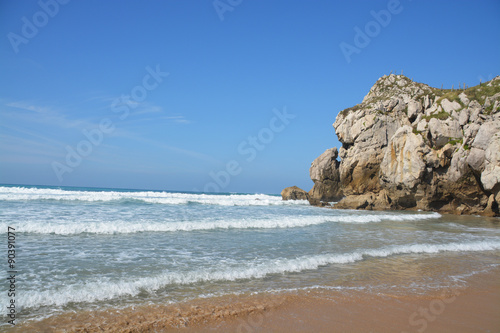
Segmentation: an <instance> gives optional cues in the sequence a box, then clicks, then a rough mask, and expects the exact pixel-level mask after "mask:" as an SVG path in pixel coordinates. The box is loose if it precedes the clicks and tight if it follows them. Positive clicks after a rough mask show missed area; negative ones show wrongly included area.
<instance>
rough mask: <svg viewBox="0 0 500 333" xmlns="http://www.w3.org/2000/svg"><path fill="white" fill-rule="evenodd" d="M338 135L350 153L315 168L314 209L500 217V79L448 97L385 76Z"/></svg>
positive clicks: (339, 122)
mask: <svg viewBox="0 0 500 333" xmlns="http://www.w3.org/2000/svg"><path fill="white" fill-rule="evenodd" d="M333 127H334V128H335V131H336V134H337V136H338V138H339V141H340V142H341V143H342V147H341V148H340V149H339V150H338V151H337V149H336V148H332V149H328V150H327V151H325V152H324V153H323V154H322V155H321V156H319V157H318V158H317V159H316V160H314V162H313V163H312V165H311V169H310V176H311V179H312V180H313V182H314V186H313V188H312V189H311V191H310V192H309V202H310V203H311V204H321V202H325V201H337V200H339V199H340V198H342V197H343V199H342V200H341V201H340V202H339V203H338V204H336V206H335V207H337V208H356V209H422V210H433V211H439V212H449V213H457V214H484V215H488V216H498V215H499V206H500V201H499V200H500V194H499V191H500V77H496V78H494V79H493V80H491V81H489V82H486V83H483V84H481V85H479V86H475V87H471V88H468V89H465V90H462V89H460V90H448V89H437V88H432V87H430V86H428V85H426V84H422V83H417V82H413V81H412V80H410V79H408V78H407V77H405V76H403V75H394V74H392V75H389V76H383V77H381V78H380V79H379V80H378V81H377V82H376V83H375V85H374V86H373V87H372V88H371V89H370V91H369V93H368V94H367V95H366V96H365V97H364V99H363V101H362V103H361V104H358V105H356V106H354V107H351V108H348V109H345V110H343V111H341V112H340V113H339V114H338V116H337V119H336V120H335V123H334V124H333ZM337 158H340V161H339V160H337Z"/></svg>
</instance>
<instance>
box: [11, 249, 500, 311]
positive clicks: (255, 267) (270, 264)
mask: <svg viewBox="0 0 500 333" xmlns="http://www.w3.org/2000/svg"><path fill="white" fill-rule="evenodd" d="M491 250H500V241H482V242H468V243H448V244H412V245H399V246H391V247H386V248H381V249H370V250H363V251H356V252H352V253H344V254H322V255H315V256H302V257H298V258H293V259H284V258H279V259H272V260H268V261H266V262H255V261H254V262H248V263H246V264H240V266H227V265H226V266H224V265H223V264H219V265H217V267H211V268H210V269H207V270H195V271H189V272H184V273H179V272H163V273H161V274H158V275H156V276H151V277H143V278H139V279H127V280H122V281H111V280H109V279H104V278H101V279H91V280H88V281H85V282H81V283H78V284H73V285H64V286H61V287H53V288H51V289H50V290H33V291H25V292H23V293H21V294H20V295H19V297H18V306H20V307H28V308H36V307H40V306H64V305H66V304H68V303H70V302H76V303H79V302H96V301H105V300H110V299H115V298H119V297H124V296H132V297H133V296H137V295H138V294H139V293H140V292H141V291H147V292H154V291H157V290H160V289H162V288H165V287H166V286H169V285H186V284H193V283H198V282H216V281H235V280H239V279H255V278H256V279H260V278H264V277H266V276H268V275H270V274H284V273H288V272H301V271H304V270H314V269H318V268H319V267H321V266H326V265H329V264H348V263H353V262H356V261H360V260H363V259H364V258H367V257H379V258H380V257H388V256H392V255H398V254H419V253H424V254H427V253H428V254H433V253H438V252H467V251H491ZM1 306H2V307H4V306H6V304H2V305H1Z"/></svg>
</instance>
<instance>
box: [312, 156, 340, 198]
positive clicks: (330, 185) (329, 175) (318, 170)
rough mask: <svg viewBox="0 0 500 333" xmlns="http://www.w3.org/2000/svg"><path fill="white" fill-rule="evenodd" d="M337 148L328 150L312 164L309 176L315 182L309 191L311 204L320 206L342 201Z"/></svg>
mask: <svg viewBox="0 0 500 333" xmlns="http://www.w3.org/2000/svg"><path fill="white" fill-rule="evenodd" d="M337 156H338V151H337V148H331V149H327V150H326V151H325V152H324V153H323V154H321V155H320V156H319V157H318V158H316V159H315V160H314V161H313V162H312V163H311V168H310V169H309V175H310V177H311V180H312V181H313V182H314V186H313V188H312V189H311V190H310V191H309V202H310V203H311V204H313V205H320V204H321V202H324V203H326V202H332V201H339V200H340V199H342V197H343V195H342V190H341V189H340V183H339V180H340V175H339V161H337Z"/></svg>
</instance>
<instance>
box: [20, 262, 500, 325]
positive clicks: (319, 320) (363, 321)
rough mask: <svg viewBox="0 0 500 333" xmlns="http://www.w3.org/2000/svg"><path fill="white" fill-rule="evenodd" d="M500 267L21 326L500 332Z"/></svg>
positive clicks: (75, 316) (78, 316)
mask: <svg viewBox="0 0 500 333" xmlns="http://www.w3.org/2000/svg"><path fill="white" fill-rule="evenodd" d="M499 274H500V269H496V270H493V271H490V272H488V273H484V274H477V275H474V276H473V277H472V278H471V279H470V280H468V281H467V282H468V286H467V287H466V288H461V289H440V290H435V291H433V292H430V293H428V294H426V295H412V294H408V295H395V294H391V293H386V294H370V293H366V292H359V291H349V292H345V291H342V292H340V291H332V290H308V291H304V290H302V291H298V292H294V293H291V292H289V293H282V294H267V293H263V294H258V295H246V296H227V297H217V298H212V299H204V300H196V301H192V302H184V303H182V304H176V305H154V306H141V307H135V308H125V309H121V310H117V309H115V310H108V311H95V312H89V311H86V312H80V313H72V314H64V315H59V316H54V317H50V318H48V319H45V320H42V321H38V322H33V323H27V324H24V325H21V326H18V327H16V329H15V330H14V332H28V331H29V332H420V333H422V332H498V331H499V330H500V279H499V278H498V277H499V276H500V275H499Z"/></svg>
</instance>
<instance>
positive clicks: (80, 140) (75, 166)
mask: <svg viewBox="0 0 500 333" xmlns="http://www.w3.org/2000/svg"><path fill="white" fill-rule="evenodd" d="M65 2H67V3H65V4H59V3H56V2H55V0H42V1H41V3H42V6H41V5H40V4H39V2H37V1H1V2H0V36H1V41H0V182H1V183H14V184H45V185H75V186H96V187H123V188H145V189H165V190H186V191H192V190H194V189H198V190H200V191H203V189H204V188H205V186H206V185H207V184H210V183H212V185H209V186H208V187H207V189H209V190H212V189H218V190H220V191H223V192H252V193H253V192H260V193H279V192H280V191H281V189H282V188H284V187H286V186H291V185H297V186H299V187H302V188H304V189H305V190H309V189H310V188H311V187H312V185H313V184H312V182H311V180H310V179H309V167H310V163H311V162H312V161H313V160H314V159H315V158H316V157H317V156H319V155H320V154H321V153H322V152H323V151H324V150H325V149H327V148H331V147H334V146H337V147H339V146H340V144H339V142H338V141H337V138H336V135H335V132H334V130H333V127H332V123H333V122H334V121H335V117H336V116H337V114H338V112H339V111H340V110H342V109H344V108H347V107H350V106H353V105H355V104H357V103H360V102H361V100H362V98H363V97H364V95H365V94H366V93H367V92H368V90H369V89H370V87H371V86H372V85H373V83H374V82H375V81H376V80H377V79H378V78H379V77H380V76H382V75H384V74H389V73H390V72H391V71H398V72H401V70H404V74H405V75H407V76H408V77H410V78H413V79H414V80H415V81H419V82H425V83H428V84H430V85H433V86H437V87H440V86H441V85H442V84H443V85H444V87H447V88H449V87H451V85H452V84H454V85H455V86H456V85H457V84H458V83H459V82H465V83H466V84H468V85H469V86H472V85H475V84H477V83H479V80H480V79H482V80H483V81H485V80H488V79H491V78H492V77H494V76H496V75H498V74H500V60H499V59H500V19H499V18H500V1H498V0H494V1H430V0H429V1H424V0H413V1H410V0H401V1H400V2H399V4H398V3H397V1H385V0H384V1H349V2H348V1H342V2H341V1H326V0H318V1H305V0H304V1H298V0H297V1H290V0H286V1H285V0H273V1H269V0H251V1H250V0H242V1H240V0H220V1H219V2H217V3H216V4H217V5H218V7H217V8H218V9H216V8H215V7H214V2H213V1H212V0H197V1H194V0H182V1H181V0H178V1H171V0H168V1H100V0H99V1H97V0H90V1H88V0H87V1H79V0H72V1H67V0H66V1H65ZM43 4H45V5H43ZM55 4H57V6H56V5H55ZM42 7H45V9H43V8H42ZM372 11H374V12H375V13H379V14H380V17H379V20H380V23H375V22H377V21H375V17H374V16H373V15H372V13H371V12H372ZM381 11H384V12H381ZM391 11H392V13H391ZM384 13H385V14H386V13H389V14H390V17H388V16H387V15H385V16H384ZM221 18H222V19H223V20H222V19H221ZM356 27H358V28H359V29H360V30H361V31H364V32H363V33H366V29H368V33H369V35H371V36H372V37H370V36H369V35H368V38H370V40H369V41H367V40H366V38H365V39H363V38H362V37H359V36H358V38H357V39H355V35H356V34H357V32H356V31H359V30H355V28H356ZM370 29H371V30H370ZM356 42H357V46H356ZM342 43H344V44H342ZM347 44H349V45H350V46H352V48H350V49H349V50H350V54H348V55H347V57H346V54H344V53H345V52H343V51H342V49H341V47H340V45H344V46H345V45H347ZM354 48H356V49H355V50H356V52H354V51H352V50H353V49H354ZM347 60H349V62H348V61H347ZM147 68H149V71H151V72H154V71H157V70H158V71H159V72H161V73H160V74H161V75H160V76H158V74H155V76H151V75H150V74H149V72H148V69H147ZM167 72H168V76H167V75H166V74H162V73H167ZM148 75H149V76H148ZM155 77H156V79H155ZM146 88H147V89H146ZM127 95H128V96H129V99H128V100H127V99H126V96H127ZM273 110H274V111H273ZM284 110H286V112H287V113H288V114H290V115H293V116H294V117H295V118H293V119H292V118H291V117H292V116H288V117H289V118H287V119H285V120H282V119H279V118H277V116H276V112H278V113H281V114H283V112H284ZM99 124H101V127H99ZM84 133H91V134H92V135H93V136H92V135H91V136H90V137H91V138H92V140H93V142H92V140H90V139H88V138H87V137H86V136H85V134H84ZM259 135H260V136H259ZM252 138H254V139H253V141H252ZM78 148H79V149H80V152H81V154H80V155H79V156H78V157H75V156H72V157H71V158H69V162H68V161H67V156H68V154H70V153H69V152H70V151H74V154H78V151H77V150H78ZM68 149H69V150H68ZM84 155H85V156H84ZM80 158H81V160H80ZM228 163H229V165H228ZM55 170H57V171H55ZM70 171H71V172H70ZM211 172H212V173H213V174H212V175H216V178H217V177H218V182H219V184H217V183H216V182H215V181H214V180H213V177H211V176H210V173H211ZM58 175H59V177H58ZM214 185H215V186H214Z"/></svg>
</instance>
